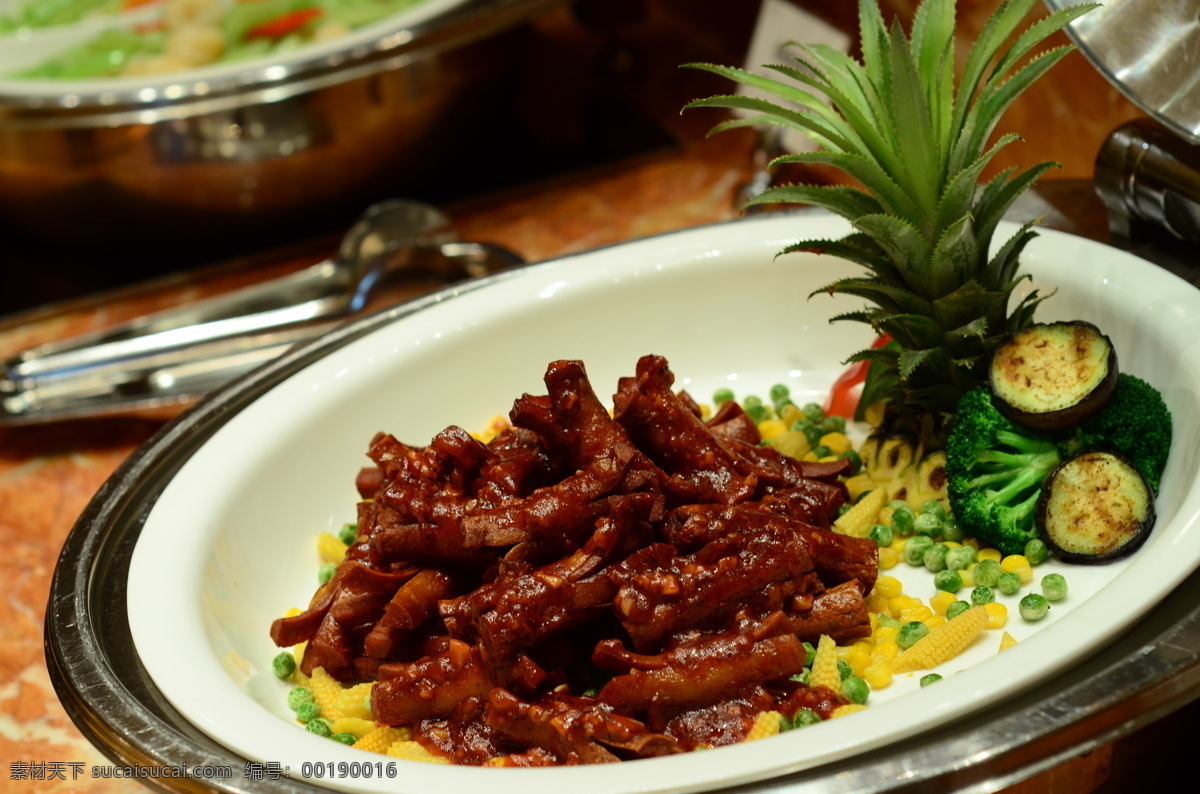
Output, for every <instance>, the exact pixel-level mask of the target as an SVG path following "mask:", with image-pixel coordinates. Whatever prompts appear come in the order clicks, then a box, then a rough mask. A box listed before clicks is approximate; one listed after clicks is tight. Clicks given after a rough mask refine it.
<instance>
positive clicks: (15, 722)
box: [0, 0, 1136, 794]
mask: <svg viewBox="0 0 1200 794" xmlns="http://www.w3.org/2000/svg"><path fill="white" fill-rule="evenodd" d="M717 5H718V4H712V3H698V4H696V6H695V7H694V8H693V9H691V10H688V9H687V3H685V2H682V0H680V1H679V2H667V1H666V0H663V1H662V2H648V3H647V4H646V9H647V14H646V16H645V17H644V18H643V20H642V21H640V22H637V23H636V24H633V25H631V26H629V27H628V28H626V29H625V30H624V31H623V35H624V37H625V40H626V44H628V46H629V47H630V48H631V50H632V51H633V52H635V53H638V54H639V55H641V56H643V63H642V67H641V68H643V69H644V70H645V72H644V73H645V74H646V75H649V77H648V78H647V79H644V80H641V81H640V82H639V85H638V86H637V87H636V88H631V89H630V91H631V94H632V95H633V97H634V100H635V101H636V102H638V103H640V104H641V106H642V107H644V108H645V109H646V111H647V113H648V115H651V116H653V117H655V118H657V119H659V121H660V123H661V124H662V125H663V127H664V128H665V129H667V130H668V131H669V132H670V133H671V134H672V136H673V137H674V138H675V139H676V140H677V141H678V142H679V145H678V146H677V147H674V148H672V149H670V150H669V151H664V152H658V153H652V154H649V155H647V156H645V157H642V158H639V159H637V160H632V161H628V162H620V163H614V164H612V165H611V166H610V167H607V168H605V169H604V170H602V171H592V172H588V173H582V174H572V175H569V176H566V177H563V178H561V179H558V180H555V181H554V182H552V183H546V184H541V185H538V186H536V187H535V188H526V189H523V190H521V191H519V192H513V193H510V194H507V195H503V196H489V197H484V198H481V199H479V200H474V201H472V202H469V203H464V204H462V205H460V206H457V207H451V208H448V209H449V210H450V213H451V215H452V216H453V218H454V222H455V225H456V226H457V228H458V229H459V231H460V233H461V234H462V236H463V238H464V239H468V240H479V241H488V242H495V243H498V244H500V245H503V246H506V247H508V248H510V249H512V250H514V251H516V252H518V253H520V254H521V255H523V256H524V257H525V258H526V259H527V260H529V261H537V260H540V259H544V258H548V257H552V256H556V255H559V254H564V253H570V252H575V251H581V250H586V249H589V248H593V247H596V246H599V245H604V244H607V243H612V242H617V241H621V240H627V239H631V238H636V237H641V236H644V235H649V234H655V233H658V232H663V231H669V230H673V229H680V228H686V227H690V226H696V225H699V224H703V223H710V222H714V221H720V220H725V219H729V218H732V217H735V216H736V214H737V210H736V209H735V196H736V194H737V191H738V189H739V188H740V187H741V186H742V185H743V184H744V183H745V181H746V180H747V179H748V178H749V177H750V176H751V173H752V167H751V152H752V149H753V143H754V138H753V136H752V135H751V134H750V133H749V132H744V131H743V132H741V133H737V134H727V135H723V136H718V137H716V138H713V139H705V138H704V135H703V132H704V130H705V129H706V128H707V127H708V126H709V124H710V123H711V120H712V116H707V117H701V116H702V114H686V115H685V116H683V117H680V116H679V115H678V114H677V113H675V112H673V109H677V108H678V107H679V106H680V105H681V104H682V103H683V102H685V101H686V100H688V99H690V98H693V97H695V96H699V95H703V94H704V93H709V92H710V91H708V90H707V89H708V88H711V87H712V86H711V84H707V85H706V84H704V83H703V82H702V81H699V78H697V77H696V76H693V75H683V76H680V75H681V74H683V73H680V72H677V71H675V70H674V69H673V67H672V68H671V69H669V70H668V69H665V68H663V64H677V63H680V62H682V61H684V60H691V59H697V58H702V59H711V60H720V61H723V62H736V61H737V58H738V55H737V53H738V52H739V50H738V47H739V46H744V41H743V42H738V41H728V40H725V39H723V38H722V36H721V35H720V31H719V25H713V24H712V20H713V19H719V17H718V16H717V15H716V14H717V12H715V11H712V10H711V8H710V7H716V6H717ZM747 5H749V6H753V4H752V3H750V4H747ZM845 5H848V6H849V5H852V4H845ZM889 5H890V6H891V7H892V8H894V9H897V10H899V11H900V12H901V13H907V12H909V11H910V10H911V8H910V7H911V5H912V4H911V3H909V2H892V3H889V4H885V6H889ZM960 5H961V6H962V7H963V12H964V14H965V15H966V16H967V20H966V21H967V23H968V24H967V27H968V29H970V28H972V27H975V28H977V27H978V25H979V24H981V22H980V20H982V18H983V15H984V14H985V13H986V11H987V9H988V8H990V7H991V6H992V5H993V4H992V3H990V2H988V3H983V2H980V3H975V2H971V3H965V2H964V3H961V4H960ZM985 7H986V8H985ZM693 10H694V11H696V13H691V11H693ZM701 11H704V13H701ZM839 13H840V12H839ZM836 16H837V14H836V13H835V14H832V15H831V17H832V18H835V19H836ZM539 25H540V26H541V28H542V29H543V31H544V32H545V33H546V34H547V35H549V36H557V37H559V38H560V39H561V40H562V41H563V42H564V48H565V49H571V48H575V49H579V50H583V51H585V52H588V51H592V52H595V51H598V48H599V45H598V44H596V42H595V41H594V40H592V39H590V38H588V37H587V36H586V35H585V34H583V33H581V32H580V30H579V29H578V28H577V27H576V26H574V25H573V23H572V22H571V20H569V19H568V18H567V17H566V16H565V14H563V13H558V12H556V14H553V15H550V16H548V17H547V19H545V20H542V21H540V22H539ZM745 28H746V26H745V25H742V26H741V29H743V30H744V29H745ZM681 41H687V42H691V46H684V45H683V44H681V43H680V42H681ZM589 48H590V50H589ZM667 109H672V110H671V112H667ZM1134 115H1136V112H1135V111H1134V110H1133V109H1132V107H1131V106H1129V105H1128V103H1126V102H1125V101H1124V100H1123V99H1121V98H1120V97H1119V96H1118V95H1117V94H1116V92H1115V91H1113V90H1112V89H1111V88H1110V87H1109V86H1108V85H1107V83H1105V82H1104V81H1103V79H1101V78H1100V77H1099V76H1098V75H1097V74H1095V73H1094V72H1093V71H1092V70H1091V68H1090V67H1089V66H1088V65H1087V63H1086V61H1084V60H1083V59H1082V58H1081V57H1080V56H1078V55H1074V56H1071V58H1069V59H1067V60H1066V61H1065V62H1064V63H1063V64H1060V66H1059V67H1058V68H1057V69H1056V70H1055V72H1053V73H1052V74H1051V76H1050V77H1049V78H1048V79H1047V80H1046V81H1044V82H1043V83H1042V84H1041V85H1039V87H1038V88H1037V89H1036V91H1035V92H1034V93H1031V94H1030V95H1028V96H1027V97H1026V99H1025V100H1023V102H1022V103H1021V104H1019V105H1018V106H1016V107H1015V108H1014V110H1013V113H1012V115H1011V116H1010V118H1009V119H1008V120H1007V121H1006V122H1005V123H1004V124H1003V125H1002V129H1021V130H1022V131H1023V132H1024V133H1025V137H1026V140H1027V141H1028V143H1026V144H1024V145H1022V146H1014V147H1010V149H1011V150H1017V149H1020V150H1021V151H1020V152H1016V151H1012V152H1011V154H1010V153H1009V152H1006V156H1013V157H1017V156H1019V157H1021V158H1022V159H1023V160H1024V161H1025V162H1031V161H1033V160H1035V159H1041V158H1046V157H1053V158H1056V159H1059V160H1061V161H1063V163H1064V166H1065V169H1064V171H1063V172H1062V175H1063V176H1068V177H1075V178H1086V177H1088V176H1090V171H1091V159H1092V158H1093V157H1094V155H1095V152H1096V151H1097V150H1098V149H1099V146H1100V143H1101V141H1102V140H1103V139H1104V137H1105V135H1106V134H1107V133H1108V131H1109V130H1111V129H1112V128H1113V127H1115V126H1116V125H1117V124H1118V123H1120V122H1122V121H1124V120H1127V119H1128V118H1131V117H1133V116H1134ZM1007 164H1009V163H1007V161H1005V162H999V161H998V162H997V165H996V167H1003V166H1004V165H1007ZM816 178H819V177H816ZM1085 203H1086V202H1085ZM331 250H332V249H331V247H330V243H329V242H328V241H322V242H317V243H314V244H313V245H312V246H311V250H308V251H306V252H304V253H301V254H295V253H293V254H291V255H289V256H286V257H275V258H270V257H268V258H266V259H263V258H260V259H258V260H255V261H254V262H253V263H250V264H246V263H241V264H237V265H225V266H221V267H215V268H211V269H208V270H202V271H196V272H194V273H189V274H186V275H183V276H176V277H173V278H169V279H165V280H163V281H160V282H158V283H155V284H151V285H148V286H143V287H137V288H132V289H124V290H122V291H120V292H118V293H115V294H113V295H109V296H106V297H104V298H103V299H96V300H83V301H76V302H75V303H74V304H73V305H72V306H70V307H56V308H53V309H41V310H34V311H31V312H27V313H25V314H23V315H21V316H17V317H11V318H8V319H7V320H0V356H8V355H11V354H13V353H16V352H18V351H20V350H22V349H24V348H27V347H30V346H32V345H35V344H38V343H41V342H44V341H48V340H52V339H57V338H62V337H66V336H70V335H73V334H77V333H80V332H83V331H87V330H91V329H95V328H100V327H103V326H105V325H108V324H111V323H113V322H117V321H120V320H123V319H127V318H130V317H134V316H138V315H141V314H144V313H147V312H149V311H153V310H156V309H161V308H165V307H169V306H173V305H177V304H179V303H183V302H187V301H192V300H195V299H197V298H200V297H203V296H205V295H210V294H216V293H219V292H222V291H225V290H228V289H232V288H235V287H237V286H242V285H244V284H246V283H251V282H255V281H259V280H262V279H265V278H268V277H271V276H275V275H280V274H282V273H286V272H289V271H292V270H295V269H298V268H300V267H303V266H305V265H307V264H310V263H312V262H314V261H317V260H318V259H319V258H321V257H322V256H324V255H327V254H328V253H330V252H331ZM165 419H166V417H165V416H162V415H160V416H154V417H133V418H111V419H94V420H87V421H76V422H70V423H63V424H59V425H55V426H47V427H28V428H7V429H0V581H2V582H4V594H3V596H2V597H0V637H2V638H3V641H2V642H0V763H2V764H3V768H0V791H12V792H32V791H38V792H42V791H62V792H97V793H100V792H103V793H104V794H116V793H118V792H133V791H142V790H144V789H143V788H142V787H141V785H140V784H137V783H134V782H130V781H119V780H118V781H113V780H93V779H91V778H90V777H88V776H89V775H90V770H91V767H92V765H99V766H105V765H108V764H109V763H110V762H109V761H108V760H107V759H106V758H104V757H103V756H102V755H101V754H100V753H99V752H98V751H97V750H96V749H94V748H93V747H92V746H91V745H90V744H89V743H88V741H87V740H86V739H84V738H83V737H82V735H81V734H80V733H79V732H78V730H77V729H76V728H75V727H74V725H73V724H72V723H71V721H70V719H69V718H68V717H67V715H66V714H65V712H64V711H63V709H62V707H61V706H60V705H59V702H58V700H57V698H56V696H55V693H54V690H53V687H52V685H51V683H50V680H49V676H48V673H47V670H46V663H45V657H44V653H43V646H42V632H43V619H44V615H45V607H46V599H47V594H48V591H49V586H50V580H51V576H52V574H53V570H54V566H55V562H56V559H57V556H58V553H59V550H60V548H61V547H62V544H63V541H64V539H65V537H66V535H67V533H68V532H69V531H70V529H71V527H72V525H73V524H74V522H75V520H76V518H77V517H78V515H79V514H80V512H81V511H82V510H83V508H84V506H85V505H86V504H87V503H88V501H89V499H91V497H92V495H93V494H94V493H95V492H96V490H97V489H98V488H99V487H100V485H101V484H102V483H103V482H104V480H105V479H106V478H107V477H108V476H109V475H110V474H111V473H112V472H113V471H114V469H115V468H116V467H117V466H118V465H119V464H120V463H121V461H122V460H123V459H124V458H125V457H126V456H127V455H129V454H130V452H132V451H133V450H134V449H135V448H136V447H137V446H138V445H139V444H141V443H142V442H144V441H145V440H146V439H147V438H149V437H150V435H152V434H153V433H154V432H155V430H156V429H158V428H159V427H160V426H161V424H162V422H163V421H165ZM264 630H265V628H264ZM181 652H183V653H186V649H182V650H181ZM1111 757H1112V750H1111V747H1107V746H1106V747H1104V748H1101V749H1100V750H1098V751H1096V752H1094V753H1092V754H1091V755H1089V756H1088V757H1086V758H1083V759H1081V760H1078V761H1075V762H1072V763H1071V764H1068V765H1066V766H1065V767H1062V768H1060V769H1058V770H1053V771H1051V772H1050V773H1047V775H1044V776H1042V777H1040V778H1038V779H1037V780H1035V781H1031V782H1030V783H1028V784H1025V785H1023V786H1022V787H1021V788H1022V790H1028V791H1047V790H1061V791H1072V792H1077V791H1091V790H1094V789H1095V788H1096V787H1097V786H1098V785H1100V783H1101V782H1102V781H1103V780H1104V779H1105V778H1106V777H1108V776H1109V760H1110V758H1111ZM72 765H74V766H72ZM75 770H82V773H83V774H82V775H80V776H79V778H78V779H72V778H73V772H74V771H75ZM59 774H61V776H62V777H63V778H65V779H51V778H52V777H57V775H59ZM22 776H28V777H30V778H32V777H35V776H36V777H42V778H44V779H41V780H32V779H25V780H21V779H14V777H22ZM1063 781H1070V782H1069V783H1068V784H1064V783H1063Z"/></svg>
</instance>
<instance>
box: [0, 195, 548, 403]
mask: <svg viewBox="0 0 1200 794" xmlns="http://www.w3.org/2000/svg"><path fill="white" fill-rule="evenodd" d="M521 264H524V260H522V259H521V257H519V256H517V255H516V254H514V253H512V252H510V251H507V250H505V249H503V248H500V247H498V246H494V245H488V244H485V243H464V242H459V241H458V240H457V238H456V235H455V234H454V232H453V230H452V229H451V228H450V223H449V218H447V217H446V216H445V215H444V214H443V213H441V212H440V211H438V210H436V209H434V208H433V207H430V206H428V205H425V204H421V203H419V202H414V201H406V200H401V199H393V200H390V201H384V202H381V203H379V204H376V205H374V206H372V207H371V208H370V209H368V210H367V211H366V212H365V213H364V214H363V216H362V217H361V218H359V220H358V221H357V222H356V223H355V224H354V226H353V227H351V229H350V231H349V232H348V233H347V234H346V236H345V238H344V239H343V240H342V244H341V246H340V247H339V249H338V252H337V254H336V255H335V256H334V257H333V258H332V259H327V260H325V261H324V262H319V263H317V264H315V265H312V266H311V267H308V268H306V269H304V270H301V271H299V272H297V273H293V274H292V275H289V276H284V277H282V278H278V279H274V280H272V281H268V282H264V283H262V284H258V285H255V286H252V287H247V288H245V289H241V290H238V291H235V292H233V293H230V294H227V295H221V296H218V297H215V298H210V299H208V300H204V301H199V302H196V303H193V304H191V305H188V306H186V307H183V308H180V309H172V310H168V311H164V312H159V313H156V314H151V315H147V316H145V317H141V318H138V319H136V320H133V321H130V322H127V323H123V324H121V325H117V326H114V327H111V328H106V329H103V330H101V331H97V332H94V333H88V334H83V335H80V336H76V337H72V338H70V339H65V340H62V341H57V342H50V343H47V344H44V345H40V346H38V347H35V348H31V349H29V350H26V351H24V352H22V353H20V354H18V355H17V356H14V357H13V358H11V359H9V360H8V361H7V362H5V363H4V365H3V370H2V371H0V425H5V424H33V423H39V422H50V421H58V420H61V419H72V418H80V417H85V416H95V415H98V414H112V413H124V412H129V411H134V410H146V409H151V408H161V407H164V406H168V405H178V404H181V403H186V402H189V401H191V400H194V399H196V398H198V397H201V396H203V395H204V394H205V393H207V392H209V391H211V390H212V389H214V388H215V387H217V386H219V385H221V384H223V383H225V382H227V381H229V380H231V379H233V378H234V377H236V376H238V375H240V374H242V373H244V372H247V371H249V370H251V369H253V368H254V367H256V366H258V365H260V364H263V363H265V362H267V361H269V360H271V359H272V358H275V357H276V356H278V355H280V354H281V353H283V352H284V351H285V350H287V349H288V348H289V347H291V346H292V345H294V344H296V343H297V342H301V341H304V340H308V339H311V338H314V337H316V336H317V335H319V334H321V333H324V332H325V331H327V330H329V329H331V328H332V327H334V326H335V325H336V324H337V323H336V322H330V321H329V320H330V318H335V317H339V316H344V315H347V314H350V313H353V312H356V311H359V310H361V309H362V308H363V307H364V305H365V304H366V302H367V298H368V296H369V294H370V292H371V289H372V288H373V287H374V286H375V285H376V284H377V283H379V281H380V280H381V279H382V278H383V277H385V276H388V275H390V274H395V273H401V272H405V273H421V274H424V275H433V276H436V277H438V278H440V279H443V280H444V281H446V282H454V281H460V280H463V279H466V278H472V277H476V276H480V275H484V274H487V273H490V272H494V271H496V270H501V269H504V268H508V267H513V266H517V265H521Z"/></svg>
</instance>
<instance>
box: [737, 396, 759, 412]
mask: <svg viewBox="0 0 1200 794" xmlns="http://www.w3.org/2000/svg"><path fill="white" fill-rule="evenodd" d="M762 404H763V401H762V397H757V396H755V395H753V394H751V395H750V396H748V397H747V398H746V399H744V400H742V408H744V409H745V410H746V411H749V410H750V409H751V408H759V407H761V406H762Z"/></svg>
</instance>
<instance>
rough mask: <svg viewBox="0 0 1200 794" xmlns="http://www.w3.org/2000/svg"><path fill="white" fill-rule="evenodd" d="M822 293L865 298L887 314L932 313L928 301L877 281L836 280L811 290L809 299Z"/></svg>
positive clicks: (857, 279)
mask: <svg viewBox="0 0 1200 794" xmlns="http://www.w3.org/2000/svg"><path fill="white" fill-rule="evenodd" d="M822 292H825V293H829V294H830V295H833V294H836V293H839V292H840V293H842V294H845V295H855V296H857V297H859V298H866V299H867V300H869V301H871V302H872V303H874V304H875V305H877V306H879V308H881V309H883V310H884V311H888V312H897V313H901V314H922V315H926V316H928V315H930V314H932V313H933V306H932V305H930V303H929V301H927V300H923V299H921V298H918V297H917V296H916V295H914V294H912V293H911V292H910V291H908V290H906V289H903V288H902V287H896V286H892V285H889V284H885V283H883V282H881V281H879V280H877V279H866V278H842V279H838V280H837V281H834V282H832V283H830V284H827V285H825V286H824V287H821V288H820V289H816V290H813V291H812V293H811V294H810V295H809V297H810V298H811V297H812V296H813V295H819V294H821V293H822Z"/></svg>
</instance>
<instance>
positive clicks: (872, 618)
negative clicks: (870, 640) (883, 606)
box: [867, 611, 879, 631]
mask: <svg viewBox="0 0 1200 794" xmlns="http://www.w3.org/2000/svg"><path fill="white" fill-rule="evenodd" d="M867 623H869V624H871V631H875V629H877V628H879V615H876V614H875V613H874V612H870V611H868V612H867Z"/></svg>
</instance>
